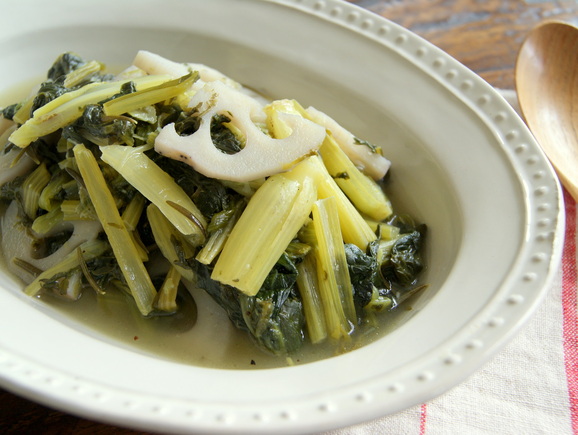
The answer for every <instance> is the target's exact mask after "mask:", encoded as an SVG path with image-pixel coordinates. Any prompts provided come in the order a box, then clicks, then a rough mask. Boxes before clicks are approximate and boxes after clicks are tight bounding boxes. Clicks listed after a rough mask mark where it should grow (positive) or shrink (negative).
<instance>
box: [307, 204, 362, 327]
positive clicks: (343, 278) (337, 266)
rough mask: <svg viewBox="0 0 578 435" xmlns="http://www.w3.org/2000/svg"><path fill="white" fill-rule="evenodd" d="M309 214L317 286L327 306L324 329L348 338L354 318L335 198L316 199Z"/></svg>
mask: <svg viewBox="0 0 578 435" xmlns="http://www.w3.org/2000/svg"><path fill="white" fill-rule="evenodd" d="M312 213H313V229H314V232H315V238H316V240H317V246H316V249H315V254H316V257H317V276H318V286H319V292H320V295H321V302H322V303H323V304H324V305H325V306H326V309H325V312H326V316H325V318H326V321H327V329H328V332H329V335H330V336H331V337H333V338H343V337H347V336H349V333H350V332H351V330H352V328H353V326H354V325H355V323H356V320H357V317H356V313H355V305H354V303H353V289H352V286H351V279H350V277H349V269H348V267H347V260H346V257H345V248H344V246H343V238H342V236H341V230H340V225H339V216H338V211H337V202H336V201H335V199H334V198H327V199H323V200H318V201H316V202H315V204H313V210H312Z"/></svg>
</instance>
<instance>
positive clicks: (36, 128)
mask: <svg viewBox="0 0 578 435" xmlns="http://www.w3.org/2000/svg"><path fill="white" fill-rule="evenodd" d="M168 79H169V77H167V76H145V77H141V78H136V79H134V83H135V85H136V86H137V87H138V88H139V89H146V88H149V87H152V86H157V85H158V84H160V83H163V82H165V81H167V80H168ZM125 83H126V82H125ZM125 83H123V82H103V83H91V84H88V85H86V86H83V87H82V88H80V89H78V90H76V91H71V92H67V93H65V94H62V95H61V96H59V97H58V98H56V99H54V100H52V101H51V102H49V103H47V104H46V105H44V106H42V107H40V108H39V109H37V110H36V111H35V112H34V115H33V116H32V118H30V119H29V120H28V121H26V122H25V123H24V124H23V125H22V126H20V128H19V129H18V130H16V131H15V132H14V133H12V134H11V135H10V138H9V140H10V142H12V143H13V144H14V145H16V146H19V147H21V148H24V147H26V146H28V145H30V143H31V142H33V141H35V140H36V139H38V138H40V137H42V136H46V135H47V134H49V133H53V132H55V131H56V130H58V129H59V128H62V127H64V126H66V125H68V124H70V123H71V122H73V121H74V120H75V119H77V118H79V117H80V116H81V115H82V112H83V111H84V108H85V107H86V106H88V105H89V104H95V103H98V102H100V101H103V100H106V99H108V98H110V97H112V96H113V95H115V94H117V93H118V92H119V91H120V89H121V87H122V86H123V85H124V84H125Z"/></svg>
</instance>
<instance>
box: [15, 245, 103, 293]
mask: <svg viewBox="0 0 578 435" xmlns="http://www.w3.org/2000/svg"><path fill="white" fill-rule="evenodd" d="M107 249H108V244H107V243H106V242H103V241H102V240H89V241H87V242H84V243H83V244H81V245H80V246H79V247H78V248H77V250H74V251H72V252H71V253H70V254H68V255H67V256H66V257H64V258H63V259H62V261H60V262H59V263H58V264H56V265H55V266H53V267H51V268H50V269H46V270H45V271H44V272H42V273H41V274H40V275H38V276H37V277H36V279H35V280H34V281H32V282H31V283H30V284H29V285H28V286H26V288H25V289H24V293H25V294H27V295H28V296H35V295H36V294H38V292H40V290H42V282H43V281H44V280H46V279H48V280H49V279H51V278H53V277H54V276H56V275H60V274H62V273H66V272H69V271H71V270H72V269H75V268H77V267H80V260H79V255H78V252H80V253H81V254H82V258H83V259H84V260H85V261H88V260H92V259H93V258H96V257H99V256H101V255H102V254H104V253H105V252H106V250H107Z"/></svg>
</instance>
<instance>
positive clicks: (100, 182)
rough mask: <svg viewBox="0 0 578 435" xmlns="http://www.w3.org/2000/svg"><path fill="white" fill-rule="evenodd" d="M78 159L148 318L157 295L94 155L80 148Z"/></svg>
mask: <svg viewBox="0 0 578 435" xmlns="http://www.w3.org/2000/svg"><path fill="white" fill-rule="evenodd" d="M74 156H75V157H76V161H77V164H78V169H79V170H80V175H81V176H82V179H83V180H84V184H85V185H86V189H87V190H88V194H89V196H90V199H91V201H92V204H93V205H94V208H95V210H96V214H97V215H98V218H99V220H100V222H101V224H102V227H103V229H104V231H105V233H106V235H107V237H108V241H109V243H110V246H111V247H112V250H113V252H114V255H115V257H116V260H117V262H118V264H119V266H120V268H121V270H122V273H123V276H124V278H125V280H126V284H127V285H128V287H129V289H130V290H131V293H132V295H133V297H134V299H135V302H136V304H137V307H138V309H139V311H140V312H141V313H142V314H143V315H145V316H146V315H147V314H149V313H150V312H151V311H152V309H153V302H154V299H155V297H156V294H157V292H156V289H155V288H154V286H153V283H152V281H151V279H150V276H149V274H148V272H147V270H146V268H145V266H144V264H143V263H142V261H141V259H140V255H139V251H138V249H137V247H136V246H135V244H134V242H133V239H132V237H131V236H130V234H129V232H128V231H127V229H126V227H125V225H124V222H123V220H122V218H121V216H120V214H119V212H118V209H117V208H116V204H115V202H114V198H113V196H112V195H111V193H110V190H109V188H108V186H107V184H106V181H105V179H104V176H103V175H102V172H101V170H100V168H99V166H98V162H97V161H96V158H95V157H94V155H93V154H92V152H91V151H89V150H88V149H86V147H85V146H84V145H77V146H75V147H74Z"/></svg>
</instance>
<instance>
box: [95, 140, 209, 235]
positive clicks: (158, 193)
mask: <svg viewBox="0 0 578 435" xmlns="http://www.w3.org/2000/svg"><path fill="white" fill-rule="evenodd" d="M100 150H101V152H102V156H101V159H102V160H103V161H104V162H105V163H108V164H109V165H110V166H112V167H113V168H114V169H115V170H116V171H117V172H118V173H119V174H121V175H122V176H123V178H124V179H125V180H126V181H128V182H129V183H130V184H131V185H132V186H133V187H134V188H135V189H137V190H138V191H139V192H140V193H141V194H142V195H143V196H144V197H145V198H147V199H148V200H149V201H151V202H152V203H153V204H155V205H156V206H157V207H158V208H159V210H160V211H161V212H162V213H163V215H165V217H166V218H167V219H168V220H169V221H170V222H171V224H173V225H174V226H175V228H177V229H178V230H179V231H180V232H181V233H182V234H184V235H185V236H187V237H188V238H189V240H190V241H191V243H193V244H195V245H200V244H202V242H203V241H204V240H205V232H206V228H207V221H206V219H205V217H204V216H203V214H202V213H201V212H200V210H199V209H198V208H197V206H196V205H195V203H194V202H193V201H192V200H191V198H190V197H189V196H188V195H187V194H186V193H185V191H184V190H183V189H182V188H181V187H180V186H179V185H178V184H177V183H176V182H175V180H174V179H173V178H172V177H171V176H170V175H169V174H167V173H166V172H165V171H163V170H162V169H161V168H160V167H159V166H158V165H157V164H156V163H155V162H153V161H152V160H151V159H149V158H148V157H147V156H146V155H145V153H144V152H143V149H142V148H140V147H134V148H133V147H128V146H122V145H108V146H104V147H100Z"/></svg>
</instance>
